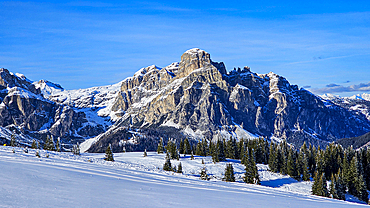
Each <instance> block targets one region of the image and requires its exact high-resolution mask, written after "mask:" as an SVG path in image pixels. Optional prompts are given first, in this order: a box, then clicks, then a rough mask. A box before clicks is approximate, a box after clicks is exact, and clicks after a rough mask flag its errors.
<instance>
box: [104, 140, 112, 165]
mask: <svg viewBox="0 0 370 208" xmlns="http://www.w3.org/2000/svg"><path fill="white" fill-rule="evenodd" d="M104 160H106V161H112V162H114V158H113V151H112V146H111V144H109V145H108V147H107V150H105V157H104Z"/></svg>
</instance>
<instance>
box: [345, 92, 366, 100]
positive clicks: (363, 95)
mask: <svg viewBox="0 0 370 208" xmlns="http://www.w3.org/2000/svg"><path fill="white" fill-rule="evenodd" d="M349 98H351V99H360V100H367V101H370V94H367V93H362V94H357V95H353V96H351V97H349Z"/></svg>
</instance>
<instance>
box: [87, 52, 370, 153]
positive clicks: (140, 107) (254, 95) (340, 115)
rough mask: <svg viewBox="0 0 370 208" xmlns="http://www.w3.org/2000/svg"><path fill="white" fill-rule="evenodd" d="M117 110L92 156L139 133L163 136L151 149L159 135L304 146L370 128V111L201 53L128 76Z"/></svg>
mask: <svg viewBox="0 0 370 208" xmlns="http://www.w3.org/2000/svg"><path fill="white" fill-rule="evenodd" d="M112 111H114V112H116V115H117V116H120V119H119V120H117V122H116V123H115V124H114V125H113V126H112V127H111V128H110V129H109V130H108V131H107V132H105V133H103V134H101V135H99V136H98V137H95V138H94V139H92V140H90V141H89V142H88V143H89V145H91V147H90V149H89V151H91V152H103V151H104V150H105V148H106V147H107V145H108V144H109V143H110V144H112V147H113V149H114V150H115V151H122V146H121V144H122V142H123V141H126V140H129V139H131V138H132V136H138V135H135V134H133V133H132V132H133V131H135V132H139V134H140V135H141V136H142V137H144V138H147V139H146V141H148V140H149V138H150V137H151V136H153V138H155V139H156V140H154V141H152V142H147V144H146V145H150V146H149V147H148V146H146V148H149V149H154V148H155V146H156V142H157V141H158V137H163V138H183V137H190V138H193V139H204V138H205V139H208V140H217V139H220V138H226V139H228V138H230V137H237V138H239V139H241V138H245V139H248V138H253V137H257V136H264V137H269V138H270V137H272V138H277V139H287V141H288V142H290V143H292V144H294V145H296V146H300V145H302V143H303V141H306V142H309V143H312V144H315V145H325V144H327V142H331V141H335V140H337V139H339V138H344V137H352V136H358V135H362V134H364V133H366V132H368V131H370V121H369V120H368V119H366V118H365V117H364V116H363V115H362V114H358V113H356V112H354V111H351V110H348V109H347V108H344V107H342V106H340V105H337V104H335V103H333V102H330V101H325V100H324V101H323V100H322V99H321V98H319V97H317V96H315V95H313V94H312V93H310V92H309V91H306V90H305V89H302V88H301V89H299V87H298V86H296V85H291V84H290V83H289V82H288V81H287V80H286V79H285V78H284V77H282V76H279V75H277V74H275V73H272V72H270V73H268V74H257V73H254V72H252V71H251V70H250V68H249V67H244V68H243V69H240V68H239V69H234V70H232V71H230V72H227V70H226V68H225V66H224V64H223V63H222V62H220V63H217V62H213V61H212V60H211V58H210V54H209V53H207V52H205V51H203V50H201V49H191V50H188V51H186V52H185V53H184V54H183V55H182V56H181V61H180V62H175V63H173V64H171V65H169V66H167V67H164V68H160V67H157V66H155V65H152V66H149V67H146V68H142V69H140V70H139V71H138V72H136V73H135V74H134V76H133V77H129V78H127V79H125V80H124V81H123V82H122V86H121V90H120V92H119V93H118V97H117V98H116V100H115V102H114V104H113V107H112ZM140 131H141V132H140ZM142 131H145V133H143V132H142ZM140 135H139V137H140ZM136 142H137V143H140V142H138V141H136ZM142 148H144V147H142ZM142 150H143V149H142Z"/></svg>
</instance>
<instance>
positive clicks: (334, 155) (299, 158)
mask: <svg viewBox="0 0 370 208" xmlns="http://www.w3.org/2000/svg"><path fill="white" fill-rule="evenodd" d="M269 149H270V150H269V152H270V154H269V162H268V163H269V167H270V169H271V171H273V172H277V173H281V174H287V175H290V176H291V177H292V178H295V179H296V180H304V181H308V180H310V178H311V177H313V180H314V183H313V185H312V194H314V195H318V196H325V197H332V198H335V199H341V200H344V199H345V197H344V196H345V194H346V193H350V194H352V195H354V196H356V197H357V198H358V199H360V200H362V201H365V202H368V192H367V190H370V174H369V173H370V172H369V171H370V149H361V150H358V151H355V150H353V148H351V147H350V148H347V149H344V148H343V147H342V146H341V145H338V144H334V143H331V144H330V145H328V146H327V147H326V148H325V149H321V148H320V147H318V148H317V149H316V148H315V147H314V146H312V145H310V146H309V147H307V145H306V144H305V143H304V144H303V145H302V146H301V148H300V149H299V150H295V149H294V148H292V147H290V146H289V145H288V144H287V143H286V142H282V143H280V144H276V143H273V142H272V143H271V144H270V148H269ZM329 179H330V186H329V189H328V187H327V180H329Z"/></svg>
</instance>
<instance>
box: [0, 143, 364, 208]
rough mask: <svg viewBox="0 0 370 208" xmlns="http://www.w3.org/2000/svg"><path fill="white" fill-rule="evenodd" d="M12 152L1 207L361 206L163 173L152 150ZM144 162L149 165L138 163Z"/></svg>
mask: <svg viewBox="0 0 370 208" xmlns="http://www.w3.org/2000/svg"><path fill="white" fill-rule="evenodd" d="M12 149H13V148H11V147H1V148H0V167H2V171H0V184H1V186H0V201H1V203H0V207H50V206H56V205H57V206H58V207H108V206H114V207H173V206H178V207H225V206H227V207H245V206H251V207H271V206H274V207H284V208H285V207H322V206H325V207H326V208H327V207H350V206H362V205H361V204H354V203H350V202H344V201H339V200H333V199H328V198H323V197H318V196H312V195H305V194H300V193H292V192H288V191H284V190H279V189H276V188H270V187H265V186H258V185H251V184H245V183H241V182H239V183H238V182H235V183H227V182H223V181H219V180H212V181H202V180H200V179H199V177H195V176H192V175H189V174H177V173H171V172H165V171H162V170H158V169H155V168H153V167H154V166H156V165H154V166H153V167H151V166H150V163H152V160H154V159H158V158H159V159H161V160H159V162H164V154H162V155H157V153H153V152H148V157H145V158H144V157H143V156H142V153H138V152H135V153H122V154H115V159H116V162H106V161H104V160H102V158H103V156H104V154H87V153H86V154H82V156H73V155H72V154H71V153H55V152H48V154H49V155H50V157H49V158H45V154H46V153H47V152H46V151H40V154H41V156H42V157H41V158H37V157H36V156H35V150H29V153H23V151H22V149H20V148H15V149H16V153H15V154H14V153H12ZM198 159H200V158H198ZM206 159H208V158H206ZM145 160H146V161H147V163H148V164H145V163H144V164H140V163H139V162H140V161H145ZM135 161H137V162H138V163H137V164H135ZM180 162H182V164H183V169H186V168H187V166H189V165H190V164H191V163H197V162H199V160H198V161H194V160H193V161H191V160H189V158H181V159H180ZM207 163H208V160H206V164H207ZM172 164H177V161H176V160H174V161H173V163H172ZM140 165H141V166H140ZM222 171H223V170H222ZM30 176H31V177H30ZM25 181H26V183H24V182H25Z"/></svg>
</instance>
